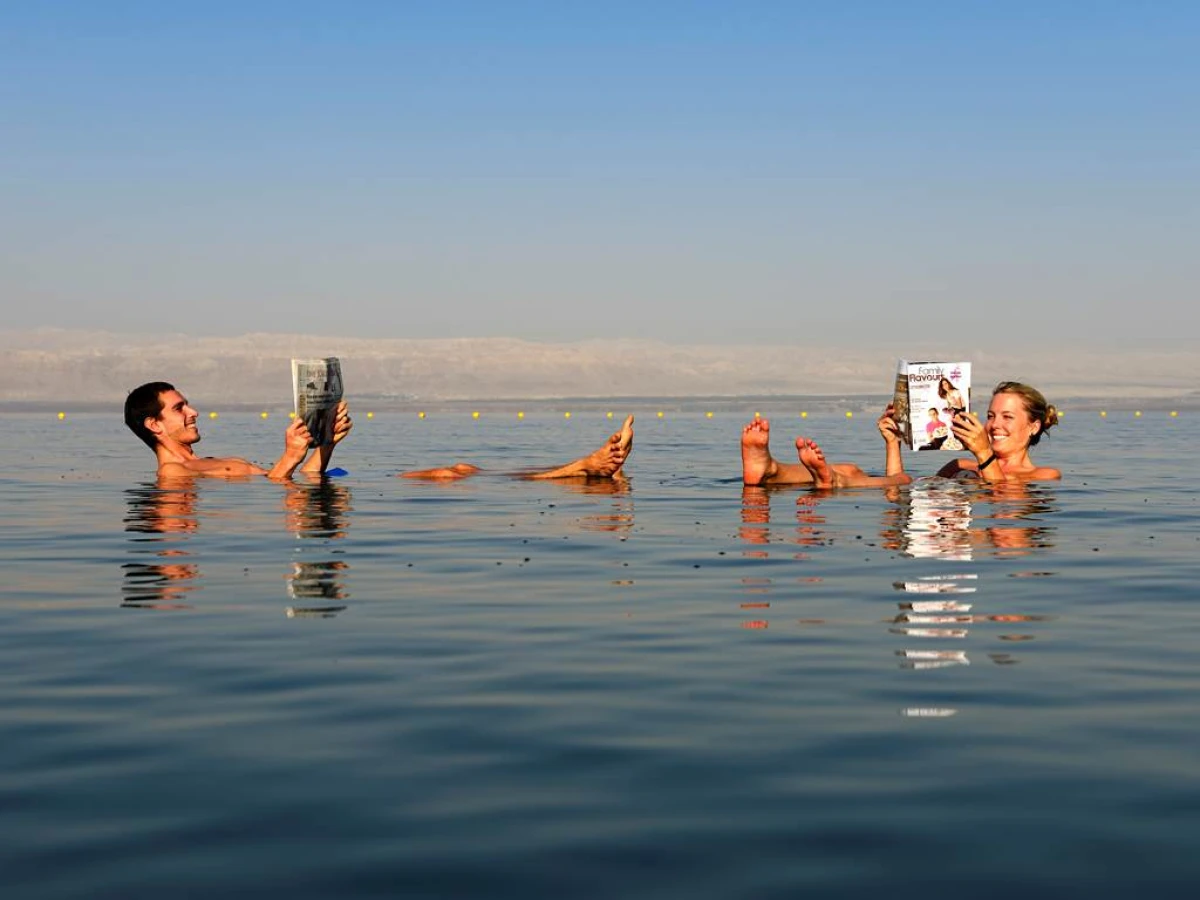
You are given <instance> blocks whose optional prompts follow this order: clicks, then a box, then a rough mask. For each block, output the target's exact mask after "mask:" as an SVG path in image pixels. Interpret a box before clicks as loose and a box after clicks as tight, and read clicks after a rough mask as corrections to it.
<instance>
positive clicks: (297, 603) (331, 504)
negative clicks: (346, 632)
mask: <svg viewBox="0 0 1200 900" xmlns="http://www.w3.org/2000/svg"><path fill="white" fill-rule="evenodd" d="M284 496H285V500H284V509H285V511H286V518H287V528H288V530H289V531H291V532H292V533H293V534H294V535H295V536H296V537H297V538H300V539H301V540H304V541H316V542H318V543H317V544H315V545H309V544H301V545H300V547H299V548H297V552H298V553H301V554H303V555H304V556H305V557H307V556H310V555H315V556H316V557H317V558H316V559H308V558H304V559H298V560H295V561H294V562H293V563H292V571H291V574H290V575H289V576H288V581H287V591H288V598H289V599H290V600H291V601H292V605H290V606H289V607H288V608H287V610H286V614H287V616H288V618H289V619H295V618H300V617H306V618H322V619H328V618H331V617H333V616H335V615H337V614H338V613H340V612H342V611H343V610H345V609H346V605H345V604H344V603H337V602H335V601H339V600H345V599H346V598H347V597H348V596H349V594H348V593H347V591H346V587H345V581H344V579H345V576H346V572H347V571H348V569H349V568H350V567H349V565H348V564H347V563H346V562H345V560H342V559H335V558H332V557H330V556H326V554H332V553H333V552H334V550H333V549H332V548H331V547H328V546H326V545H327V544H329V543H330V542H332V541H340V540H342V539H344V538H345V537H346V532H347V530H348V529H349V527H350V526H349V521H350V519H349V513H350V512H351V511H352V507H351V505H350V490H349V488H347V487H345V486H344V485H342V484H340V483H339V482H337V481H333V480H329V479H324V480H322V481H321V482H320V483H317V484H289V485H287V492H286V494H285V495H284Z"/></svg>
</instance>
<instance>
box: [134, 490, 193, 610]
mask: <svg viewBox="0 0 1200 900" xmlns="http://www.w3.org/2000/svg"><path fill="white" fill-rule="evenodd" d="M125 493H126V500H127V502H128V509H127V512H126V515H125V530H126V531H127V532H131V533H133V534H134V535H136V536H135V537H133V538H131V541H132V542H133V549H132V551H131V552H132V553H133V554H134V555H145V556H148V557H151V558H152V559H151V560H148V561H146V562H140V561H137V562H127V563H125V564H124V565H123V566H122V568H123V569H124V575H125V577H124V581H123V584H122V589H121V593H122V598H123V599H122V601H121V605H122V606H125V607H130V608H133V609H190V608H191V607H190V605H189V604H186V603H184V602H183V601H184V599H185V598H186V597H187V594H188V592H189V591H192V590H195V589H196V586H197V585H196V584H195V583H194V582H195V581H196V579H197V578H198V577H199V574H200V573H199V569H198V568H197V566H196V564H195V563H193V562H190V561H188V558H189V557H190V556H191V554H190V553H189V552H188V550H187V549H186V542H187V539H188V535H190V534H192V533H193V532H195V530H196V527H197V519H196V485H195V480H194V479H192V478H166V477H162V476H160V477H159V478H158V479H157V480H156V481H155V482H154V483H146V484H142V485H139V486H138V487H135V488H130V489H129V490H128V491H126V492H125Z"/></svg>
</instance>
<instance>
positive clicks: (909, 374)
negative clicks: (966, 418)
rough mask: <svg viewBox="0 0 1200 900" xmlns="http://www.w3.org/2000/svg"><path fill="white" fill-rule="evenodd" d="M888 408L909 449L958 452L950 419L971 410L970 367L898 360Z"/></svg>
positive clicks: (957, 442)
mask: <svg viewBox="0 0 1200 900" xmlns="http://www.w3.org/2000/svg"><path fill="white" fill-rule="evenodd" d="M892 406H893V407H894V417H895V419H896V424H897V425H899V426H900V433H901V435H902V436H903V438H904V443H905V444H906V445H907V446H908V449H909V450H961V449H962V448H963V447H962V443H961V442H960V441H959V440H958V439H957V438H956V437H955V436H954V434H953V433H952V432H951V431H950V420H951V418H952V417H953V416H954V414H955V413H956V412H970V411H971V364H970V363H969V362H909V361H908V360H906V359H902V360H900V362H899V364H898V365H897V366H896V389H895V392H894V394H893V397H892Z"/></svg>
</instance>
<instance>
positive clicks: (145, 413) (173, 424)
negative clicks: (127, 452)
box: [125, 381, 200, 450]
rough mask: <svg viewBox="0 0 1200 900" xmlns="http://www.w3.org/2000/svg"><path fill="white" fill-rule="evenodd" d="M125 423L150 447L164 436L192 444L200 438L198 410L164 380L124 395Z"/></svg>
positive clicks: (155, 446)
mask: <svg viewBox="0 0 1200 900" xmlns="http://www.w3.org/2000/svg"><path fill="white" fill-rule="evenodd" d="M125 424H126V425H128V426H129V430H130V431H132V432H133V433H134V434H136V435H137V436H138V438H139V439H140V440H141V441H142V442H143V443H145V445H146V446H147V447H149V448H150V449H151V450H154V449H155V448H157V447H158V445H159V443H160V441H162V440H163V439H164V438H170V439H172V440H175V441H178V442H179V443H181V444H189V445H190V444H194V443H196V441H198V440H200V432H199V431H198V430H197V429H196V411H195V410H194V409H192V408H191V407H190V406H188V402H187V398H186V397H184V396H183V395H182V394H181V393H179V391H177V390H175V387H174V385H170V384H167V382H165V381H151V382H150V383H149V384H143V385H142V386H141V387H136V388H134V389H133V390H132V391H130V392H129V396H128V397H126V398H125Z"/></svg>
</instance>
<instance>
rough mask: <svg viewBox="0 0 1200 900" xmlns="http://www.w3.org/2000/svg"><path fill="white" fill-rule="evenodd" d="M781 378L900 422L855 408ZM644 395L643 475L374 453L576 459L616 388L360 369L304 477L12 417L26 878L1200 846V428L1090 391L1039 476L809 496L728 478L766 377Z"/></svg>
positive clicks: (975, 859)
mask: <svg viewBox="0 0 1200 900" xmlns="http://www.w3.org/2000/svg"><path fill="white" fill-rule="evenodd" d="M761 411H762V412H763V413H764V414H765V415H770V416H771V417H772V420H773V422H774V449H775V451H776V453H777V454H778V455H780V456H781V457H790V455H791V453H790V452H789V449H790V447H789V445H790V438H791V437H792V436H794V435H795V434H796V433H797V432H798V431H804V432H806V433H811V434H813V435H814V436H816V437H817V438H818V439H820V440H821V441H822V442H823V443H824V445H825V446H826V448H827V450H828V452H829V455H830V456H831V457H833V458H834V459H853V460H855V461H857V462H860V463H861V464H864V465H865V466H866V467H868V468H876V467H877V466H878V464H879V463H880V462H881V453H880V451H879V447H878V443H879V442H878V438H877V436H876V435H875V433H874V428H873V424H872V423H871V421H870V417H869V416H866V415H860V416H857V417H855V418H853V419H850V420H847V419H845V418H843V417H840V416H834V415H827V416H812V417H809V418H808V419H807V420H801V419H800V418H799V417H798V415H797V413H796V412H795V411H794V410H788V409H768V408H763V409H762V410H761ZM623 412H624V411H623V410H620V411H618V413H617V415H618V418H619V416H620V415H621V414H623ZM636 412H637V413H638V423H637V447H636V449H635V451H634V455H633V458H632V460H631V462H630V464H629V466H628V474H629V481H628V483H626V484H623V485H620V486H614V485H611V484H598V483H584V484H580V483H545V482H527V481H519V480H513V479H510V478H506V477H503V476H502V475H499V474H495V475H485V476H480V477H477V478H474V479H471V480H469V481H465V482H459V483H454V484H441V485H431V484H423V483H414V482H409V481H403V480H400V479H395V478H392V477H390V476H391V475H392V473H394V472H396V471H398V470H400V469H403V468H410V467H414V466H424V465H432V464H435V463H448V462H453V461H456V460H460V459H461V460H464V461H468V462H473V463H476V464H480V465H484V466H486V467H489V468H491V469H494V470H497V471H503V470H507V469H512V468H518V467H522V466H525V465H547V466H549V465H553V464H557V463H561V462H564V461H566V459H568V458H569V457H571V456H573V455H577V454H578V453H580V452H582V451H584V450H586V449H590V448H591V447H592V446H594V445H596V444H598V443H599V441H600V440H601V438H602V437H603V436H604V435H605V434H606V433H607V432H608V431H610V430H611V429H612V428H613V421H610V420H608V419H606V418H605V417H604V415H603V411H602V410H600V409H585V410H580V411H576V412H575V413H574V414H573V415H572V417H571V418H570V419H567V418H565V417H564V416H563V415H562V412H561V411H559V410H551V409H548V408H542V409H538V408H529V410H528V412H527V414H526V416H525V418H524V419H520V420H519V419H517V418H516V416H515V412H504V411H492V412H488V413H487V414H485V415H483V416H481V417H480V418H479V419H478V420H475V419H472V418H471V417H470V416H469V415H468V414H463V413H461V412H459V413H442V414H431V415H430V416H428V417H427V418H425V419H418V418H417V417H416V416H415V415H413V414H400V413H387V414H384V413H380V414H378V415H377V416H375V417H374V418H372V419H367V418H366V417H365V415H364V411H362V410H358V411H357V415H356V421H357V425H356V428H355V431H354V433H353V435H352V436H351V438H350V440H349V441H348V442H347V444H346V445H344V447H343V448H341V449H340V450H339V453H338V460H337V462H338V463H339V464H340V465H341V466H343V467H345V468H346V469H347V470H348V471H349V474H348V475H346V476H345V477H342V478H336V479H330V480H328V481H327V482H325V483H322V484H313V483H304V482H297V483H295V484H294V485H291V486H287V487H281V486H279V485H275V484H271V483H269V482H267V481H265V480H262V479H254V480H250V481H246V482H220V481H211V480H210V481H203V482H197V483H191V484H187V483H185V484H160V483H158V482H156V480H155V479H154V477H153V472H152V468H153V466H152V463H153V460H152V458H151V456H150V454H149V452H148V451H146V449H145V448H143V447H142V446H141V445H140V444H138V443H137V442H136V441H135V440H134V439H133V438H132V436H130V435H129V434H128V432H126V431H125V430H124V426H123V425H122V424H121V423H120V421H119V416H118V415H117V414H116V413H114V414H113V415H112V416H109V417H105V416H99V415H74V414H72V415H69V416H68V417H67V418H66V419H65V420H64V421H58V420H57V419H55V418H54V417H53V416H49V415H33V414H28V415H25V414H21V415H11V416H8V417H7V425H8V427H7V429H6V436H5V438H4V446H5V449H6V450H7V451H8V456H9V458H10V460H15V461H16V464H15V465H12V466H10V468H9V474H7V475H5V476H4V477H3V478H2V479H0V498H2V503H3V509H4V512H5V515H4V517H3V520H0V541H2V542H0V548H2V549H0V561H2V563H3V570H4V577H3V589H2V590H3V593H2V594H0V647H2V652H3V658H4V666H3V667H2V668H0V697H2V699H3V703H2V705H0V762H2V763H3V765H0V810H2V812H0V822H3V826H4V830H3V837H4V841H3V849H2V850H0V887H2V888H3V896H4V897H5V898H18V897H38V898H93V897H101V896H103V897H109V896H111V897H150V896H155V897H158V896H162V895H164V894H168V895H171V894H175V895H178V894H182V895H185V896H251V895H253V896H281V897H282V896H287V897H290V898H301V897H398V896H405V897H424V896H429V897H434V896H437V897H445V896H480V897H500V896H504V897H507V896H513V897H531V896H537V897H540V896H547V897H549V896H554V897H560V896H571V897H676V896H691V897H722V898H723V897H755V898H757V897H796V896H866V895H868V894H871V895H874V894H876V893H877V892H880V891H887V892H891V893H899V894H900V895H902V896H917V895H919V894H928V893H930V892H932V891H935V890H942V889H955V890H959V891H962V892H964V893H965V894H966V895H967V896H999V895H1000V894H1002V893H1003V894H1011V893H1014V892H1015V893H1018V894H1019V895H1022V896H1042V895H1049V894H1051V893H1054V894H1067V895H1080V894H1082V893H1084V892H1085V891H1086V892H1087V893H1088V894H1092V895H1100V896H1114V897H1115V896H1127V895H1128V894H1129V893H1130V892H1131V891H1132V890H1135V889H1138V890H1143V891H1147V890H1148V891H1153V892H1154V893H1155V894H1156V895H1182V894H1183V893H1184V892H1185V890H1187V889H1188V888H1190V887H1191V886H1192V885H1193V884H1195V883H1196V878H1197V876H1200V861H1198V860H1200V853H1198V852H1200V774H1198V770H1197V765H1196V752H1195V748H1196V746H1197V745H1198V743H1200V733H1198V732H1200V716H1198V715H1197V714H1196V710H1197V696H1198V694H1197V691H1198V688H1200V678H1198V676H1197V672H1196V663H1195V660H1196V652H1195V644H1196V641H1195V635H1196V634H1197V628H1198V626H1200V615H1198V614H1197V608H1196V605H1195V603H1194V598H1195V593H1196V589H1195V585H1196V582H1197V575H1198V571H1197V558H1198V557H1200V552H1198V551H1200V530H1198V529H1197V527H1196V525H1197V493H1196V491H1195V489H1194V485H1193V481H1194V478H1193V476H1192V474H1191V472H1190V468H1191V463H1192V460H1193V457H1194V452H1193V448H1194V447H1195V446H1197V444H1198V443H1200V426H1197V424H1196V423H1195V422H1194V421H1192V420H1190V419H1188V418H1187V417H1181V418H1179V419H1169V418H1167V417H1166V416H1165V414H1158V415H1156V416H1155V417H1153V418H1151V417H1144V418H1142V419H1134V418H1133V417H1132V415H1131V414H1125V415H1122V416H1116V415H1111V414H1110V417H1109V418H1108V419H1106V420H1101V419H1099V418H1098V417H1096V416H1095V415H1094V414H1088V413H1079V414H1078V415H1071V414H1069V415H1068V416H1067V417H1066V418H1065V419H1064V421H1063V424H1062V426H1061V427H1060V428H1059V429H1056V430H1055V431H1053V432H1051V434H1050V435H1049V436H1048V438H1047V439H1046V441H1044V442H1043V446H1041V447H1039V448H1037V451H1035V453H1036V456H1037V458H1038V460H1039V461H1040V462H1043V463H1045V464H1047V465H1055V466H1058V467H1060V468H1062V469H1063V470H1064V474H1065V478H1064V480H1063V481H1062V482H1061V483H1058V484H1050V485H1037V486H1031V487H1029V488H1028V489H1027V490H1025V491H1021V492H1017V493H1015V494H1010V495H1004V496H997V495H995V494H994V493H992V492H990V491H988V490H987V489H985V488H982V487H980V486H975V485H961V484H954V483H947V482H944V481H940V480H929V479H926V480H919V481H918V482H917V483H915V484H914V485H913V486H911V487H909V488H904V489H901V490H897V491H879V490H876V491H854V492H844V493H838V494H832V495H831V494H824V495H820V494H815V493H813V492H810V491H803V490H788V489H784V490H773V491H763V490H757V489H744V488H743V487H742V485H741V482H740V479H739V478H738V472H739V468H738V451H737V440H738V435H739V432H740V429H741V425H742V424H743V422H744V420H745V418H746V417H747V416H749V415H750V414H751V412H752V410H745V411H741V410H736V409H726V410H724V411H720V412H718V413H717V414H716V415H714V417H713V418H707V417H705V416H704V415H703V413H702V412H695V411H679V410H676V411H669V412H667V413H666V414H665V415H664V416H663V417H662V418H659V417H658V416H656V414H655V413H656V409H655V408H654V407H653V406H652V405H647V406H645V407H641V408H638V409H637V410H636ZM282 428H283V420H282V419H281V418H280V417H278V416H275V417H272V418H270V419H268V420H266V421H263V420H262V419H260V418H259V417H258V416H257V415H252V414H233V413H230V414H226V415H222V416H221V417H220V418H218V419H216V420H208V419H205V420H204V421H203V430H204V433H205V442H204V444H203V445H202V447H203V449H204V450H205V452H209V453H214V454H225V453H238V454H243V455H246V456H249V457H250V458H253V459H256V460H258V461H262V462H270V461H271V460H272V459H273V458H274V456H275V455H277V453H278V450H279V448H280V447H281V446H282V441H281V437H280V435H281V432H282ZM944 458H945V457H943V456H937V455H934V454H909V455H908V456H907V457H906V459H907V460H908V462H909V465H910V469H911V470H912V471H913V472H914V473H915V474H917V475H923V474H924V475H928V474H930V473H932V472H933V471H934V470H935V469H936V468H937V466H938V464H939V463H940V462H941V461H942V460H944Z"/></svg>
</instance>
